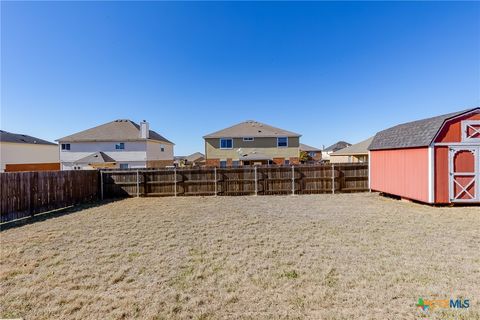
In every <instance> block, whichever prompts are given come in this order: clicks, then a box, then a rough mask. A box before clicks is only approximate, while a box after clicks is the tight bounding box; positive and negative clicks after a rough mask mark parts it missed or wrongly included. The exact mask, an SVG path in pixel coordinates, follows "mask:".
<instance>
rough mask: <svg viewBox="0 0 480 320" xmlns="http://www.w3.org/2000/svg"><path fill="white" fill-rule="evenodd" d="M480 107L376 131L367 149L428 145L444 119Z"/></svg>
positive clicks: (479, 109) (478, 109)
mask: <svg viewBox="0 0 480 320" xmlns="http://www.w3.org/2000/svg"><path fill="white" fill-rule="evenodd" d="M475 110H477V111H480V108H478V107H477V108H473V109H468V110H463V111H459V112H453V113H449V114H444V115H441V116H436V117H433V118H428V119H422V120H417V121H413V122H408V123H403V124H399V125H397V126H395V127H392V128H389V129H386V130H383V131H380V132H378V133H377V134H376V135H375V137H374V138H373V141H372V143H371V144H370V148H369V150H382V149H401V148H415V147H426V146H429V145H430V144H431V143H432V141H433V139H434V138H435V136H436V135H437V133H438V131H439V130H440V129H441V128H442V126H443V124H444V123H445V121H447V120H449V119H451V118H453V117H457V116H460V115H462V114H466V113H470V112H473V111H475Z"/></svg>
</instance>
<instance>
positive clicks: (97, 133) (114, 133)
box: [57, 119, 173, 144]
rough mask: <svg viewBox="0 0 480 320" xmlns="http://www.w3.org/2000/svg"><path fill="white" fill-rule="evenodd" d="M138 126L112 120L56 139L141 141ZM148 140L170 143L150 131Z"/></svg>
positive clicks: (125, 120) (67, 140)
mask: <svg viewBox="0 0 480 320" xmlns="http://www.w3.org/2000/svg"><path fill="white" fill-rule="evenodd" d="M142 140H145V139H142V138H140V125H139V124H137V123H135V122H133V121H131V120H128V119H120V120H114V121H111V122H108V123H105V124H102V125H99V126H96V127H93V128H90V129H87V130H83V131H80V132H77V133H75V134H72V135H69V136H66V137H63V138H60V139H58V140H57V141H60V142H95V141H142ZM148 140H155V141H161V142H164V143H171V144H173V143H172V142H171V141H169V140H167V139H166V138H165V137H163V136H162V135H160V134H158V133H157V132H155V131H153V130H150V132H149V138H148Z"/></svg>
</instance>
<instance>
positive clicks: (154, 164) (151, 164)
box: [147, 160, 173, 168]
mask: <svg viewBox="0 0 480 320" xmlns="http://www.w3.org/2000/svg"><path fill="white" fill-rule="evenodd" d="M166 166H173V160H150V161H147V168H164V167H166Z"/></svg>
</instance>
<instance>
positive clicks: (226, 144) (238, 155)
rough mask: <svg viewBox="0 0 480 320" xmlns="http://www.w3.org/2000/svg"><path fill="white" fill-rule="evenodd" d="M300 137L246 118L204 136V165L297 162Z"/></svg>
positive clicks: (220, 165) (224, 165)
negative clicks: (243, 120)
mask: <svg viewBox="0 0 480 320" xmlns="http://www.w3.org/2000/svg"><path fill="white" fill-rule="evenodd" d="M300 136H301V135H299V134H297V133H294V132H290V131H286V130H283V129H279V128H275V127H272V126H269V125H267V124H264V123H260V122H257V121H245V122H242V123H239V124H237V125H234V126H232V127H229V128H226V129H224V130H220V131H217V132H214V133H212V134H209V135H206V136H204V137H203V138H204V139H205V156H206V165H207V166H217V167H226V166H234V167H235V166H242V165H256V164H278V165H283V164H296V163H298V158H299V153H300Z"/></svg>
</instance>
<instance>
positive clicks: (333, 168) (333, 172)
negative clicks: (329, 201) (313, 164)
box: [332, 163, 335, 194]
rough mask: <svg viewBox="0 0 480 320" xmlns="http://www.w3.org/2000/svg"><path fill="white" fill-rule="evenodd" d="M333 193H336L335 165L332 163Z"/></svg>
mask: <svg viewBox="0 0 480 320" xmlns="http://www.w3.org/2000/svg"><path fill="white" fill-rule="evenodd" d="M332 194H335V165H334V164H333V163H332Z"/></svg>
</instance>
